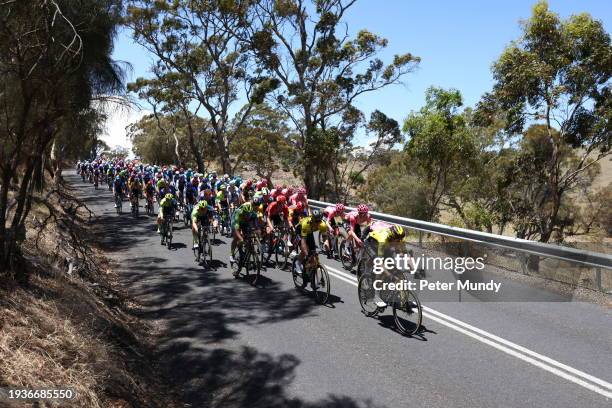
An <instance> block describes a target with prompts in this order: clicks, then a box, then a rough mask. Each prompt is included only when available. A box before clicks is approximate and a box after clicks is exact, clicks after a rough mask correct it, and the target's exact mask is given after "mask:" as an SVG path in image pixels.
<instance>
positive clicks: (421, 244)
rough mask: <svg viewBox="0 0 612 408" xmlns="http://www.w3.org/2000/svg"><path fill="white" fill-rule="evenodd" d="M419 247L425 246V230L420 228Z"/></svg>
mask: <svg viewBox="0 0 612 408" xmlns="http://www.w3.org/2000/svg"><path fill="white" fill-rule="evenodd" d="M419 247H420V248H423V231H421V230H419Z"/></svg>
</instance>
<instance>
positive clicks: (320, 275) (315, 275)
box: [310, 265, 331, 305]
mask: <svg viewBox="0 0 612 408" xmlns="http://www.w3.org/2000/svg"><path fill="white" fill-rule="evenodd" d="M310 281H311V284H312V291H313V292H314V296H315V300H316V301H317V303H318V304H320V305H324V304H325V303H327V298H329V290H330V286H331V284H330V281H329V274H328V273H327V269H325V267H324V266H323V265H319V266H317V267H316V268H315V269H314V270H313V271H312V276H311V277H310Z"/></svg>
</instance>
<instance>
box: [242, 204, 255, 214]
mask: <svg viewBox="0 0 612 408" xmlns="http://www.w3.org/2000/svg"><path fill="white" fill-rule="evenodd" d="M242 209H244V210H245V211H247V212H251V211H253V205H252V204H251V203H244V204H242Z"/></svg>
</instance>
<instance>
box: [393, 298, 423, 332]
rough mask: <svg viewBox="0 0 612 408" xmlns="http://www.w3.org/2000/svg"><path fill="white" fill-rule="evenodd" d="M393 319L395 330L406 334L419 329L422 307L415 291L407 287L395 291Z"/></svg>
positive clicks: (421, 319)
mask: <svg viewBox="0 0 612 408" xmlns="http://www.w3.org/2000/svg"><path fill="white" fill-rule="evenodd" d="M393 319H394V320H395V327H397V330H398V331H400V332H401V333H402V334H404V335H406V336H411V335H413V334H415V333H416V332H418V331H419V329H420V328H421V323H422V321H423V307H422V306H421V301H420V300H419V298H418V296H417V295H416V293H414V292H413V291H411V290H408V289H406V290H401V291H396V292H395V299H394V300H393Z"/></svg>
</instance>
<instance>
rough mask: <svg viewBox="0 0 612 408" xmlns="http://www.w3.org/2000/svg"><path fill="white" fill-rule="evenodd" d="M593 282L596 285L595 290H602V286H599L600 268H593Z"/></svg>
mask: <svg viewBox="0 0 612 408" xmlns="http://www.w3.org/2000/svg"><path fill="white" fill-rule="evenodd" d="M595 284H596V285H597V290H599V291H600V292H603V291H604V288H603V287H602V286H601V268H597V269H595Z"/></svg>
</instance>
